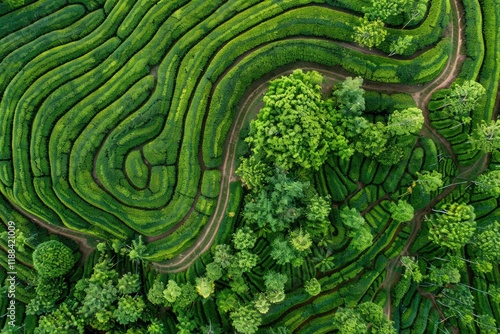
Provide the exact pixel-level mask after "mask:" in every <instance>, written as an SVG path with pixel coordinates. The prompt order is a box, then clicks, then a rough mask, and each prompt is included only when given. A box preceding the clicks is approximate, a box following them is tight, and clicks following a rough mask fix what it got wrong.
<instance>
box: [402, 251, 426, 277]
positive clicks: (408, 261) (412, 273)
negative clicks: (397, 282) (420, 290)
mask: <svg viewBox="0 0 500 334" xmlns="http://www.w3.org/2000/svg"><path fill="white" fill-rule="evenodd" d="M401 263H402V264H403V266H404V267H405V272H404V275H403V276H404V277H405V278H411V279H413V280H414V281H415V282H417V283H420V282H422V280H423V279H424V276H423V275H422V273H421V272H420V268H419V267H418V263H417V261H415V259H414V258H412V257H410V256H402V257H401Z"/></svg>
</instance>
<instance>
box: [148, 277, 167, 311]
mask: <svg viewBox="0 0 500 334" xmlns="http://www.w3.org/2000/svg"><path fill="white" fill-rule="evenodd" d="M163 290H165V283H163V282H162V281H160V280H159V279H158V278H157V279H156V280H155V281H154V283H153V286H152V287H151V288H150V289H149V291H148V295H147V297H148V300H149V301H150V302H151V304H153V305H157V306H163V305H164V304H165V296H164V295H163Z"/></svg>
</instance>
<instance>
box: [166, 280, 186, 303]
mask: <svg viewBox="0 0 500 334" xmlns="http://www.w3.org/2000/svg"><path fill="white" fill-rule="evenodd" d="M181 294H182V289H181V287H180V286H179V285H178V284H177V282H175V281H174V280H171V279H170V280H168V283H167V286H166V288H165V290H164V291H163V297H165V299H166V300H167V302H169V303H174V302H175V301H176V300H177V298H178V297H179V296H180V295H181Z"/></svg>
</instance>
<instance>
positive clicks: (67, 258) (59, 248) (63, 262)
mask: <svg viewBox="0 0 500 334" xmlns="http://www.w3.org/2000/svg"><path fill="white" fill-rule="evenodd" d="M74 264H75V259H74V257H73V252H72V251H71V249H70V248H69V247H67V246H66V245H64V244H63V243H62V242H60V241H57V240H50V241H46V242H44V243H41V244H40V245H38V247H37V248H36V249H35V251H34V252H33V265H34V266H35V269H36V271H37V272H38V274H39V275H40V276H43V277H46V278H56V277H60V276H64V275H65V274H66V273H68V272H69V271H70V270H71V268H73V265H74Z"/></svg>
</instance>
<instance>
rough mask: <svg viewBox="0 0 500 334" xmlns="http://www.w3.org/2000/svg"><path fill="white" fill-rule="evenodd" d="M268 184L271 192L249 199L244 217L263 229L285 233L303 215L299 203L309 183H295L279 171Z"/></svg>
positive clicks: (262, 191) (266, 191)
mask: <svg viewBox="0 0 500 334" xmlns="http://www.w3.org/2000/svg"><path fill="white" fill-rule="evenodd" d="M268 182H269V188H270V190H266V189H262V190H261V191H260V192H259V193H258V194H257V195H255V196H254V195H252V194H250V195H249V197H247V202H246V204H245V209H244V211H243V216H244V217H245V219H247V221H248V222H249V223H252V224H256V225H257V226H258V227H259V228H261V229H270V230H271V231H273V232H279V231H283V230H285V229H287V228H289V227H290V224H291V223H292V222H294V221H295V220H297V219H298V218H299V217H300V215H301V214H302V210H301V208H300V203H299V201H300V200H301V199H302V198H303V197H304V191H305V189H306V187H308V183H305V182H301V181H295V180H293V179H292V178H291V177H290V176H288V175H287V174H285V173H284V172H281V171H279V170H277V171H276V173H275V175H274V176H273V177H271V178H269V181H268Z"/></svg>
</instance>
